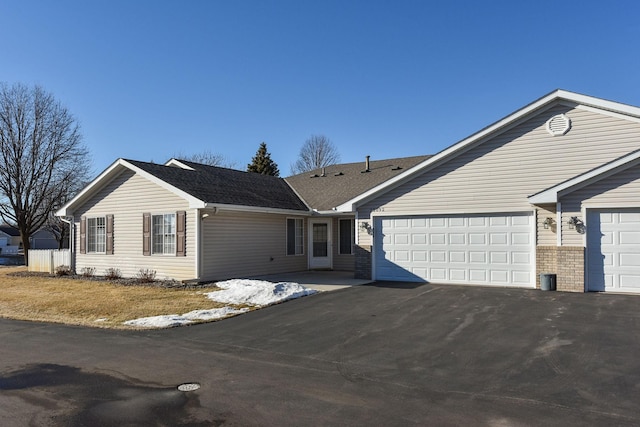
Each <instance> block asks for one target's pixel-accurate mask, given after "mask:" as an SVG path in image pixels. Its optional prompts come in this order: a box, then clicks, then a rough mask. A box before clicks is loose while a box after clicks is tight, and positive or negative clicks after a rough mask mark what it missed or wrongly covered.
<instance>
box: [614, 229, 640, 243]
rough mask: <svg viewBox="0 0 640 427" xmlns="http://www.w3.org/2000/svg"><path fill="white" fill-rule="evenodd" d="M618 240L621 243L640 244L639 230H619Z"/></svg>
mask: <svg viewBox="0 0 640 427" xmlns="http://www.w3.org/2000/svg"><path fill="white" fill-rule="evenodd" d="M618 241H619V242H620V244H621V245H638V244H640V231H620V232H619V233H618Z"/></svg>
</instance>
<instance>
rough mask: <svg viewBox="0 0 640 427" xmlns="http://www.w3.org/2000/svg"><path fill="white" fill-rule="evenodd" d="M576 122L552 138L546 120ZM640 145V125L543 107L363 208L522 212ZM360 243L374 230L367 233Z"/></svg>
mask: <svg viewBox="0 0 640 427" xmlns="http://www.w3.org/2000/svg"><path fill="white" fill-rule="evenodd" d="M561 113H564V114H566V115H567V116H568V117H569V118H570V119H571V121H572V127H571V130H570V131H569V132H568V133H567V134H566V135H564V136H551V135H550V134H549V133H548V132H547V131H546V129H545V123H546V121H547V120H548V119H549V118H551V117H553V116H554V115H556V114H561ZM639 147H640V123H636V122H632V121H627V120H623V119H620V118H617V117H613V116H610V115H605V114H599V113H595V112H593V111H590V110H587V109H581V108H572V107H568V106H563V105H556V106H555V107H553V108H551V109H548V110H546V111H543V112H541V113H539V114H538V115H536V116H534V117H532V118H530V119H529V120H527V121H524V122H522V123H520V124H518V125H517V126H514V127H513V128H511V129H509V130H507V131H505V132H504V133H502V134H500V135H497V136H495V137H493V138H489V139H487V140H484V141H479V143H476V144H475V145H474V146H473V147H471V148H467V150H466V151H465V152H463V153H461V154H459V155H457V156H455V157H453V158H451V159H450V160H448V161H446V162H445V163H442V164H440V165H438V166H436V167H434V168H432V169H430V170H428V171H426V172H425V173H423V174H421V175H419V176H416V177H414V178H413V179H411V180H410V181H408V182H406V183H404V184H401V185H400V186H398V187H396V188H395V189H392V190H390V191H388V192H387V193H385V194H382V195H381V196H380V197H378V198H377V199H375V200H373V201H371V202H369V203H367V204H365V205H363V206H362V207H361V208H360V209H359V217H360V219H362V220H367V219H368V216H369V215H370V213H371V212H372V211H374V210H376V211H377V212H380V214H381V215H389V214H447V213H460V214H462V213H488V212H522V211H530V210H532V209H533V207H532V206H531V205H530V204H529V203H528V201H527V197H528V196H530V195H532V194H535V193H538V192H540V191H542V190H544V189H546V188H549V187H551V186H553V185H555V184H557V183H559V182H562V181H564V180H566V179H569V178H572V177H574V176H576V175H579V174H580V173H584V172H586V171H588V170H590V169H592V168H594V167H597V166H600V165H602V164H603V163H605V162H607V161H609V160H613V159H615V158H617V157H620V156H622V155H624V154H627V153H629V152H631V151H633V150H635V149H638V148H639ZM360 237H361V240H360V243H361V244H370V241H371V239H370V236H368V235H367V234H363V233H360Z"/></svg>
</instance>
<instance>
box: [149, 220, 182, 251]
mask: <svg viewBox="0 0 640 427" xmlns="http://www.w3.org/2000/svg"><path fill="white" fill-rule="evenodd" d="M151 230H152V232H151V248H152V251H151V253H152V254H160V255H175V254H176V214H163V215H152V216H151Z"/></svg>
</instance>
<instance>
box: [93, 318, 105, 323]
mask: <svg viewBox="0 0 640 427" xmlns="http://www.w3.org/2000/svg"><path fill="white" fill-rule="evenodd" d="M107 320H108V319H107V318H106V317H101V318H100V319H96V320H94V322H106V321H107Z"/></svg>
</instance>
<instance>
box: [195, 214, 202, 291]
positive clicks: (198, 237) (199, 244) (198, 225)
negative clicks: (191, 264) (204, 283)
mask: <svg viewBox="0 0 640 427" xmlns="http://www.w3.org/2000/svg"><path fill="white" fill-rule="evenodd" d="M202 221H204V218H202V216H201V215H200V209H196V233H195V234H196V242H195V243H196V244H195V248H196V256H195V258H196V265H195V269H196V279H197V280H200V277H201V275H200V257H201V256H202V236H201V233H202V227H201V223H202Z"/></svg>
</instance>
